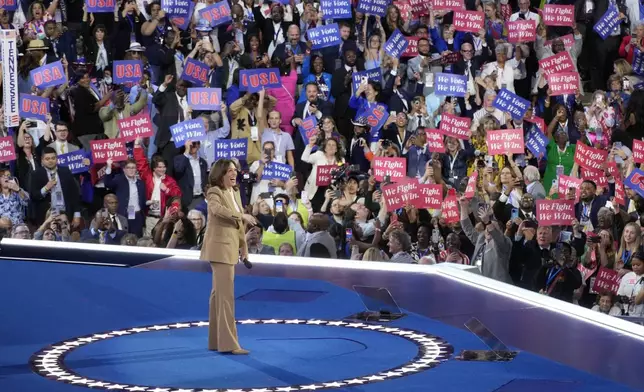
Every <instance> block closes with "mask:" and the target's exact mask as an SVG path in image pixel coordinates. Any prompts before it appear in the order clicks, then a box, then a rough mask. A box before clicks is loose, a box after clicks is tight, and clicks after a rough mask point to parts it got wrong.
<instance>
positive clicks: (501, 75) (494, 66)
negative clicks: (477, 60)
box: [481, 61, 514, 92]
mask: <svg viewBox="0 0 644 392" xmlns="http://www.w3.org/2000/svg"><path fill="white" fill-rule="evenodd" d="M495 71H496V87H497V88H498V89H502V88H504V87H505V88H506V89H508V90H509V91H511V92H514V69H513V68H512V65H511V64H510V62H509V61H506V62H505V64H504V65H503V68H500V67H499V64H498V63H497V62H496V61H494V62H491V63H488V64H485V66H484V67H483V70H482V71H481V79H485V77H486V76H489V75H492V74H493V73H494V72H495Z"/></svg>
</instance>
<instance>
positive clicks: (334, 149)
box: [302, 138, 344, 211]
mask: <svg viewBox="0 0 644 392" xmlns="http://www.w3.org/2000/svg"><path fill="white" fill-rule="evenodd" d="M313 146H315V138H311V139H310V140H309V144H308V145H307V146H306V148H305V149H304V153H303V154H302V160H303V161H304V162H307V163H310V164H311V165H313V169H312V170H311V174H310V175H309V178H308V179H307V180H306V185H304V191H305V192H306V193H307V195H308V197H309V198H310V199H311V205H312V207H313V211H320V208H321V207H322V204H324V195H325V192H326V190H327V187H318V185H317V178H318V173H317V168H318V166H338V165H342V164H344V158H343V157H342V151H341V150H340V148H339V145H338V141H337V140H335V139H327V140H325V141H324V142H323V143H322V148H320V149H319V150H317V151H316V152H314V153H312V154H311V150H312V149H313Z"/></svg>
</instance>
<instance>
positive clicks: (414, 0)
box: [409, 0, 429, 16]
mask: <svg viewBox="0 0 644 392" xmlns="http://www.w3.org/2000/svg"><path fill="white" fill-rule="evenodd" d="M409 5H410V6H411V12H412V13H413V14H414V16H418V15H424V14H427V13H428V11H429V1H426V0H409Z"/></svg>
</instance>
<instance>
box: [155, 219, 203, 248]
mask: <svg viewBox="0 0 644 392" xmlns="http://www.w3.org/2000/svg"><path fill="white" fill-rule="evenodd" d="M179 220H180V221H181V223H182V224H183V242H184V243H185V244H187V245H190V246H195V245H197V231H196V230H195V226H194V225H193V224H192V221H191V220H190V219H188V217H187V216H184V217H183V218H180V219H179ZM175 225H176V223H174V224H173V225H172V230H167V229H166V231H165V233H164V235H163V242H164V243H165V244H167V243H168V241H170V237H171V236H172V233H173V232H174V226H175Z"/></svg>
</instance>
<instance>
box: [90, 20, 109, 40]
mask: <svg viewBox="0 0 644 392" xmlns="http://www.w3.org/2000/svg"><path fill="white" fill-rule="evenodd" d="M99 30H101V31H102V32H103V33H104V34H105V37H103V41H106V40H107V28H105V25H104V24H101V23H99V24H97V25H96V26H94V29H93V30H92V37H94V36H95V35H96V32H97V31H99Z"/></svg>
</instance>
